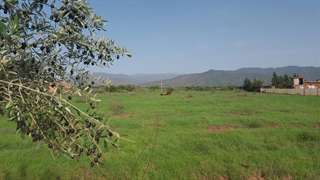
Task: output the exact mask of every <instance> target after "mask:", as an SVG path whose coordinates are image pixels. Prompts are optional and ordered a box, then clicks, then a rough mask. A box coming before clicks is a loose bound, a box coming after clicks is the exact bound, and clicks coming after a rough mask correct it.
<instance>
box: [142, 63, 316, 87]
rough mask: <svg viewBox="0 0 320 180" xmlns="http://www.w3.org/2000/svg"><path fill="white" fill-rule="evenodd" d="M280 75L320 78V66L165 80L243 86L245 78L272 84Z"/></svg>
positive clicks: (211, 73) (219, 72) (220, 72)
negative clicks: (274, 75)
mask: <svg viewBox="0 0 320 180" xmlns="http://www.w3.org/2000/svg"><path fill="white" fill-rule="evenodd" d="M273 72H276V73H277V74H279V75H283V74H288V75H293V74H301V75H303V76H304V77H305V79H307V80H317V79H320V67H298V66H288V67H279V68H242V69H238V70H234V71H224V70H209V71H206V72H203V73H196V74H186V75H180V76H177V77H174V78H171V79H167V80H164V81H163V82H164V83H165V85H166V86H172V87H179V86H241V85H242V83H243V81H244V79H245V78H250V79H254V78H256V79H259V80H263V81H264V84H266V85H268V84H270V81H271V78H272V74H273ZM159 83H160V82H159V81H155V82H152V83H146V84H145V85H146V86H151V85H158V84H159Z"/></svg>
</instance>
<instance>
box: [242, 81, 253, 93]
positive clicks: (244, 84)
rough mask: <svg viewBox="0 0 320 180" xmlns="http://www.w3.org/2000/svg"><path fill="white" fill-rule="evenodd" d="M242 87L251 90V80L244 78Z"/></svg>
mask: <svg viewBox="0 0 320 180" xmlns="http://www.w3.org/2000/svg"><path fill="white" fill-rule="evenodd" d="M242 87H243V89H244V90H246V91H252V82H251V80H250V79H248V78H246V79H245V80H244V82H243V86H242Z"/></svg>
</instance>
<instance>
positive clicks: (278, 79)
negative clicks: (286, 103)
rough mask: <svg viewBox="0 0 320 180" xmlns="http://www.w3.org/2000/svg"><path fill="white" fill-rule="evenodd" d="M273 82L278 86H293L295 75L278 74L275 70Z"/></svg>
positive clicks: (273, 84)
mask: <svg viewBox="0 0 320 180" xmlns="http://www.w3.org/2000/svg"><path fill="white" fill-rule="evenodd" d="M271 84H272V86H274V87H276V88H292V86H293V77H291V76H288V75H287V74H284V75H283V76H281V75H277V74H276V73H275V72H274V73H273V75H272V80H271Z"/></svg>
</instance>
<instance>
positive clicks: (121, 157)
mask: <svg viewBox="0 0 320 180" xmlns="http://www.w3.org/2000/svg"><path fill="white" fill-rule="evenodd" d="M101 98H102V100H103V102H102V104H101V105H100V109H99V111H100V112H103V113H105V115H106V116H110V118H109V122H110V124H111V125H112V127H113V128H114V129H115V130H116V131H118V132H119V133H120V134H121V135H122V136H123V137H126V138H128V139H131V140H133V141H135V143H131V142H127V141H121V142H120V149H114V148H110V150H109V152H107V153H106V154H105V155H104V157H105V159H106V161H105V163H104V165H102V166H100V167H97V168H93V169H91V168H90V167H89V165H88V164H89V163H88V162H87V161H86V160H85V159H82V160H80V162H79V163H78V162H74V161H72V160H69V159H68V158H65V157H63V156H62V157H56V158H55V159H54V158H52V156H51V155H50V152H49V151H48V149H47V148H46V147H44V145H41V144H38V145H37V144H33V143H31V141H30V139H28V138H25V139H22V138H21V137H20V136H19V135H18V134H16V133H15V128H14V126H13V124H11V123H10V122H8V121H7V120H6V119H5V118H1V119H0V159H1V162H0V179H19V178H23V179H50V178H51V179H79V178H80V177H81V178H82V179H221V180H224V179H252V180H253V179H259V178H262V179H286V180H289V179H319V178H320V154H319V152H320V129H319V128H320V97H303V96H288V95H267V94H251V93H245V92H241V91H205V92H196V91H175V92H174V93H173V95H172V96H165V97H161V96H159V92H158V91H150V90H139V91H137V92H132V93H112V94H111V95H109V94H104V95H101ZM75 102H77V100H75ZM78 103H79V102H78ZM83 108H85V107H83ZM24 177H27V178H24ZM48 177H50V178H48Z"/></svg>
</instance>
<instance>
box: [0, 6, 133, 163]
mask: <svg viewBox="0 0 320 180" xmlns="http://www.w3.org/2000/svg"><path fill="white" fill-rule="evenodd" d="M104 24H105V21H104V20H103V18H102V17H100V16H98V15H96V14H95V13H94V11H93V10H92V9H91V8H90V6H89V4H88V2H87V1H85V0H1V1H0V97H1V104H2V107H3V108H5V111H6V113H7V115H8V117H9V119H10V120H11V121H13V122H15V123H16V124H17V131H19V132H20V133H21V134H23V135H27V136H30V137H31V138H32V139H33V141H42V142H44V143H46V144H47V145H48V147H49V148H50V149H52V152H54V153H64V154H67V155H69V156H70V157H71V158H75V159H78V158H79V157H80V156H81V155H83V154H85V155H87V156H88V157H89V158H90V159H91V164H92V165H95V164H98V163H99V162H100V161H101V160H100V159H101V156H102V152H103V150H102V147H103V146H102V145H103V144H104V145H107V144H110V143H111V144H114V143H115V141H116V140H117V139H118V138H119V135H118V134H117V133H115V132H113V131H112V130H111V129H110V128H109V127H108V126H107V125H105V124H104V121H103V118H102V117H101V116H99V115H98V114H97V113H96V112H95V111H94V109H95V106H96V105H97V103H98V100H97V99H96V98H95V95H94V94H93V93H92V90H91V86H92V84H94V82H91V83H92V84H91V83H87V81H86V79H87V78H86V77H87V76H86V75H87V67H88V66H109V65H110V64H112V62H113V61H114V60H117V59H119V58H120V57H121V56H129V57H130V54H128V52H127V50H126V49H124V48H121V47H119V46H117V44H116V43H115V42H114V41H113V40H110V39H108V38H98V37H97V36H96V34H97V33H98V32H99V31H102V30H104ZM59 81H60V82H61V81H64V82H68V83H70V84H73V88H72V90H71V91H70V92H65V91H64V90H63V87H59V84H58V83H57V82H59ZM49 88H53V89H55V91H54V92H51V91H49V90H48V89H49ZM75 95H79V96H88V97H89V98H87V99H89V102H88V110H87V111H83V110H80V109H79V108H77V107H76V106H74V105H73V104H72V103H71V101H70V100H71V97H72V96H75Z"/></svg>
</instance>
